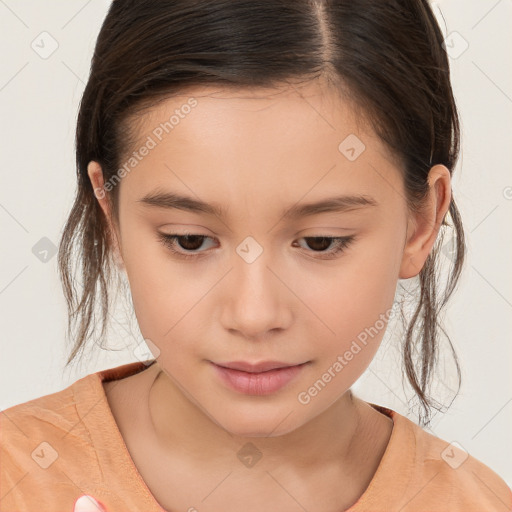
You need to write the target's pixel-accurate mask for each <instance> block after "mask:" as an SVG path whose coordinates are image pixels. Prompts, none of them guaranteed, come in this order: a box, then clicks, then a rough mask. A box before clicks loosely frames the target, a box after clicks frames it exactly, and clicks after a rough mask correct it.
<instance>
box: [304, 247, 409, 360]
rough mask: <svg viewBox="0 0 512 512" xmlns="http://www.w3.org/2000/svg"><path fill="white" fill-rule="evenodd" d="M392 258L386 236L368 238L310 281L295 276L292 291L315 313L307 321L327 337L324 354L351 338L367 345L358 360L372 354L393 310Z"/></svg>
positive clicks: (341, 349) (339, 350) (341, 347)
mask: <svg viewBox="0 0 512 512" xmlns="http://www.w3.org/2000/svg"><path fill="white" fill-rule="evenodd" d="M373 244H375V246H372V245H373ZM397 261H398V263H399V258H398V255H397V250H396V246H395V245H393V243H390V242H389V240H388V241H387V243H386V242H383V240H382V239H381V240H380V242H379V241H378V240H375V241H374V242H371V243H370V241H369V240H368V242H367V243H365V244H364V245H363V244H362V243H361V246H360V247H359V248H358V249H357V251H353V252H351V254H350V257H347V258H342V259H341V260H340V262H339V263H338V264H336V265H333V266H330V267H329V268H325V269H323V270H322V272H321V273H316V274H315V276H314V279H313V280H311V279H310V278H309V277H308V279H305V280H297V281H296V282H297V283H301V284H300V288H299V289H297V295H298V296H299V297H301V299H302V300H303V302H304V303H305V304H306V305H308V306H309V307H310V309H311V310H312V311H313V312H314V313H315V315H316V317H317V318H316V319H315V320H314V322H313V323H312V324H311V325H314V329H315V330H316V333H317V334H316V339H318V338H319V337H320V339H324V340H326V343H323V344H321V345H322V346H323V349H322V348H320V347H319V348H320V350H324V351H325V354H327V353H329V354H332V353H333V352H337V353H343V352H345V351H346V350H349V349H350V347H351V346H353V343H354V342H356V343H357V344H359V345H360V346H361V347H367V348H368V350H365V355H364V356H362V355H361V354H360V355H359V356H358V357H359V359H360V360H362V359H366V358H371V356H372V355H373V354H374V353H375V351H376V350H377V348H378V344H379V343H380V341H381V340H382V337H383V336H384V333H385V330H386V327H387V320H388V319H389V317H390V316H391V314H392V311H391V308H392V307H393V302H394V298H395V291H396V285H397V281H398V277H397V276H398V263H397ZM319 331H322V335H321V336H319V335H318V332H319ZM354 350H357V348H355V349H354ZM331 357H332V356H331Z"/></svg>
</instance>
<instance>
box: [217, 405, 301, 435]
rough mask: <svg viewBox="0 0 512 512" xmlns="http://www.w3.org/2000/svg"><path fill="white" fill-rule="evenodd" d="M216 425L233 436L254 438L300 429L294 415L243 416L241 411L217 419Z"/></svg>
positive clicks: (284, 433)
mask: <svg viewBox="0 0 512 512" xmlns="http://www.w3.org/2000/svg"><path fill="white" fill-rule="evenodd" d="M292 418H293V419H292ZM292 422H293V423H292ZM217 423H218V425H219V426H220V427H222V428H223V429H224V430H226V431H227V432H229V433H230V434H232V435H233V436H237V437H254V438H257V437H266V438H269V437H279V436H283V435H286V434H289V433H290V432H293V431H294V430H296V429H297V428H299V427H300V425H299V424H298V423H297V418H296V417H295V415H294V414H289V415H288V416H287V415H286V414H282V413H278V414H277V415H275V414H267V415H265V414H257V413H255V414H244V413H243V412H241V411H238V412H236V413H232V414H230V415H229V416H228V417H226V418H217Z"/></svg>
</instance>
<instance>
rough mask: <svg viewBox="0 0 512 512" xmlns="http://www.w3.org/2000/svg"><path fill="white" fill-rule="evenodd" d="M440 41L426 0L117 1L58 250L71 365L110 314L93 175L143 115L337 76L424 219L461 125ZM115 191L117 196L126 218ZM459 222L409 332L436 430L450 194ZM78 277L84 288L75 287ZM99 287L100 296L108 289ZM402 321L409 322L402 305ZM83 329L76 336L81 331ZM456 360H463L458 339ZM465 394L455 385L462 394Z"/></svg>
mask: <svg viewBox="0 0 512 512" xmlns="http://www.w3.org/2000/svg"><path fill="white" fill-rule="evenodd" d="M442 43H443V36H442V33H441V31H440V28H439V26H438V24H437V21H436V19H435V16H434V15H433V12H432V9H431V7H430V6H429V4H428V2H427V0H386V1H385V2H380V1H375V0H293V1H292V0H257V1H254V0H237V1H236V2H233V1H231V0H159V1H158V2H154V1H145V0H115V1H113V2H112V4H111V6H110V8H109V11H108V13H107V16H106V18H105V20H104V22H103V25H102V27H101V30H100V33H99V35H98V39H97V42H96V46H95V50H94V56H93V59H92V65H91V71H90V76H89V79H88V82H87V85H86V87H85V91H84V93H83V97H82V100H81V103H80V108H79V113H78V120H77V129H76V164H77V179H78V188H77V195H76V199H75V202H74V205H73V207H72V209H71V212H70V215H69V218H68V220H67V223H66V225H65V228H64V231H63V235H62V239H61V241H60V246H59V272H60V276H61V279H62V283H63V289H64V294H65V297H66V301H67V304H68V308H69V322H68V331H67V335H68V337H69V338H70V339H73V347H72V352H71V354H70V355H69V358H68V361H67V364H66V366H68V365H69V364H70V363H71V361H73V360H74V359H75V357H76V356H77V355H78V353H79V352H81V351H82V352H83V349H84V346H85V344H86V342H87V339H88V338H89V337H90V336H91V334H92V331H93V330H95V329H96V321H95V320H94V314H95V305H96V295H97V293H99V295H100V297H99V299H100V312H101V326H102V329H101V334H100V337H103V336H104V334H105V327H106V324H107V316H108V314H109V292H110V290H111V284H112V277H113V276H114V275H115V274H116V269H115V265H113V263H114V261H113V257H112V245H111V238H110V235H111V233H109V228H108V223H107V219H106V217H105V216H104V214H103V211H102V210H101V208H100V205H99V203H98V200H97V198H96V197H95V195H94V192H93V188H92V185H91V182H90V180H89V177H88V174H87V165H88V163H89V162H90V161H91V160H95V161H97V162H99V163H100V165H101V166H102V168H103V173H104V180H105V181H108V180H110V179H111V177H112V176H114V174H115V173H116V172H117V171H118V170H119V167H120V165H121V163H122V157H123V155H125V154H128V153H129V150H130V147H131V145H133V143H134V141H135V138H134V137H135V136H136V130H135V129H134V125H135V124H136V123H135V121H136V120H137V119H140V116H141V115H142V114H143V113H144V112H146V111H147V109H151V108H152V107H154V106H155V105H156V104H157V103H158V101H160V100H162V99H165V98H169V97H171V96H172V95H173V94H177V93H182V92H183V90H184V89H185V88H189V87H194V86H207V85H217V86H218V85H220V86H225V87H240V88H242V87H251V88H257V87H272V86H276V87H277V86H279V85H283V84H287V83H291V82H292V81H297V80H312V79H314V78H318V77H328V79H329V81H330V83H333V84H335V85H336V86H337V87H338V89H339V90H340V92H343V94H345V95H347V96H348V97H350V99H352V100H353V101H354V102H355V103H354V104H355V105H357V107H358V108H360V110H361V112H363V113H364V114H365V117H366V118H367V119H368V120H369V122H370V123H371V126H372V128H373V129H374V130H375V132H376V133H377V134H378V135H379V137H380V138H381V139H382V140H383V141H384V142H385V143H386V144H387V145H388V147H389V148H390V149H391V150H392V152H393V154H394V155H396V156H397V157H398V159H399V161H400V162H401V164H402V165H401V168H402V169H403V170H402V173H403V179H404V184H405V190H406V195H407V197H406V200H407V204H408V207H409V208H410V211H421V208H422V206H424V201H425V199H426V197H427V193H428V184H427V176H428V172H429V170H430V168H431V167H432V166H433V165H435V164H443V165H445V166H446V167H447V168H448V170H449V171H450V173H453V170H454V167H455V164H456V161H457V159H458V155H459V137H460V135H459V119H458V113H457V108H456V105H455V100H454V97H453V93H452V88H451V83H450V70H449V63H448V58H447V54H446V52H445V50H444V48H443V44H442ZM118 189H119V187H114V189H113V190H112V192H111V193H108V194H107V199H108V201H109V204H111V211H112V212H113V217H114V220H115V221H116V222H117V221H118V209H117V206H118V202H117V198H118ZM448 214H449V217H450V219H451V224H449V223H448V222H447V220H446V218H445V219H443V223H442V226H441V228H440V231H439V234H438V238H437V240H436V243H435V245H434V247H433V249H432V251H431V253H430V254H429V256H428V258H427V260H426V263H425V265H424V266H423V268H422V269H421V271H420V272H419V276H417V277H418V280H419V286H418V288H419V290H418V292H417V293H414V294H412V295H410V298H411V300H413V301H414V303H415V307H414V313H413V314H412V317H411V318H410V320H409V322H408V327H407V329H406V331H405V333H404V336H403V347H402V353H403V358H404V366H405V372H406V375H407V378H408V380H409V382H410V384H411V386H412V388H413V389H414V392H415V394H416V396H417V397H418V398H419V401H420V406H421V407H422V410H421V411H420V416H419V422H420V424H422V425H427V424H428V423H429V421H430V414H431V411H430V409H431V407H435V408H436V409H438V410H439V404H438V403H436V402H435V400H433V398H432V397H431V396H430V395H429V388H430V384H431V381H432V378H433V375H434V370H435V369H436V364H437V362H438V352H439V330H441V331H442V332H443V333H444V334H445V335H446V333H445V331H444V329H443V328H442V327H441V325H440V324H439V322H438V320H439V315H440V312H441V309H442V308H443V307H444V305H445V304H446V302H447V301H448V299H449V297H450V296H451V294H452V292H453V291H454V289H455V287H456V285H457V283H458V280H459V276H460V273H461V270H462V267H463V263H464V255H465V243H464V231H463V227H462V221H461V218H460V214H459V211H458V209H457V206H456V204H455V200H454V198H453V195H452V200H451V204H450V208H449V212H448ZM446 227H450V228H451V233H450V234H451V235H452V240H453V244H454V250H453V265H452V266H451V268H450V272H449V276H448V277H447V278H446V283H445V287H444V292H443V294H442V295H440V294H439V292H438V289H437V288H438V283H437V280H438V279H439V269H438V268H437V266H436V265H437V264H438V258H439V257H440V249H441V246H442V242H443V238H444V232H445V229H446ZM76 272H79V273H80V276H79V277H80V278H81V281H82V283H81V290H80V291H79V292H78V293H77V291H76V290H75V287H74V284H75V283H76V282H77V278H76V276H75V274H76ZM98 287H99V290H98V289H97V288H98ZM401 318H402V322H403V325H404V326H405V325H406V324H405V322H406V319H405V314H404V312H403V309H402V310H401ZM75 327H76V331H77V332H76V333H75V334H72V333H73V331H74V330H75ZM447 339H448V342H449V346H450V348H451V352H452V355H453V358H454V361H455V364H456V368H457V376H458V384H459V389H460V384H461V375H460V368H459V364H458V361H457V356H456V354H455V351H454V350H453V346H452V344H451V341H450V340H449V338H448V336H447ZM457 393H458V390H457Z"/></svg>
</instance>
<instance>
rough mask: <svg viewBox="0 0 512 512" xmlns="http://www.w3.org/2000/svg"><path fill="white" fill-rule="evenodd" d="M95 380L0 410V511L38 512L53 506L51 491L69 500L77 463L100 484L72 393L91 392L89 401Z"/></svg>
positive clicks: (91, 376)
mask: <svg viewBox="0 0 512 512" xmlns="http://www.w3.org/2000/svg"><path fill="white" fill-rule="evenodd" d="M94 377H95V375H94V374H92V375H89V376H87V377H85V378H83V379H81V380H79V381H77V382H75V383H74V384H72V385H71V386H69V387H67V388H66V389H64V390H62V391H59V392H56V393H52V394H49V395H45V396H42V397H40V398H36V399H33V400H29V401H27V402H24V403H22V404H19V405H15V406H12V407H9V408H7V409H5V410H3V411H1V412H0V489H1V490H2V501H1V502H0V510H21V509H23V510H28V509H29V508H30V506H35V505H36V503H37V508H39V509H41V510H42V509H44V504H45V500H49V502H52V503H53V504H55V501H54V500H55V491H56V489H58V490H59V496H67V495H69V496H74V495H75V494H76V491H77V487H76V484H78V483H79V482H80V475H79V474H78V473H77V469H78V468H79V467H80V468H81V467H83V466H82V464H84V465H85V466H87V471H88V477H89V479H93V480H96V479H97V481H99V479H100V476H101V475H100V472H99V468H97V467H96V466H95V465H94V464H91V461H94V460H95V453H94V446H93V443H92V441H91V437H90V433H89V432H88V430H87V428H86V426H85V425H84V423H83V421H81V415H80V414H79V412H78V409H77V400H76V395H75V390H76V388H77V386H79V387H82V389H83V391H85V390H86V389H90V393H89V396H90V398H91V399H94V389H95V387H94V386H90V384H91V380H92V379H94ZM77 461H81V464H78V466H77ZM52 493H53V496H52ZM36 497H37V499H36ZM31 499H33V500H36V501H34V504H32V502H31V501H30V500H31ZM9 507H10V508H9Z"/></svg>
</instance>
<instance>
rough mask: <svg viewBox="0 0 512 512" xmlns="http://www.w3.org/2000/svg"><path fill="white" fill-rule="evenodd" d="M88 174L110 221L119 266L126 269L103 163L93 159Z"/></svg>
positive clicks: (95, 193) (115, 256) (115, 255)
mask: <svg viewBox="0 0 512 512" xmlns="http://www.w3.org/2000/svg"><path fill="white" fill-rule="evenodd" d="M87 174H88V175H89V179H90V180H91V184H92V188H93V190H94V195H95V196H96V199H97V200H98V203H99V204H100V206H101V209H102V210H103V213H104V214H105V218H106V219H107V222H108V226H109V230H110V233H111V238H110V242H111V246H112V248H113V251H114V259H115V261H116V264H117V265H118V267H119V268H120V269H123V270H124V269H125V267H124V262H123V258H122V256H121V244H120V243H119V236H118V233H117V229H116V228H115V225H114V222H113V220H112V215H111V210H110V204H109V202H108V200H107V192H106V191H105V189H104V185H105V182H104V179H103V170H102V168H101V165H100V164H99V163H98V162H95V161H94V160H91V161H90V162H89V164H88V165H87Z"/></svg>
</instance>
